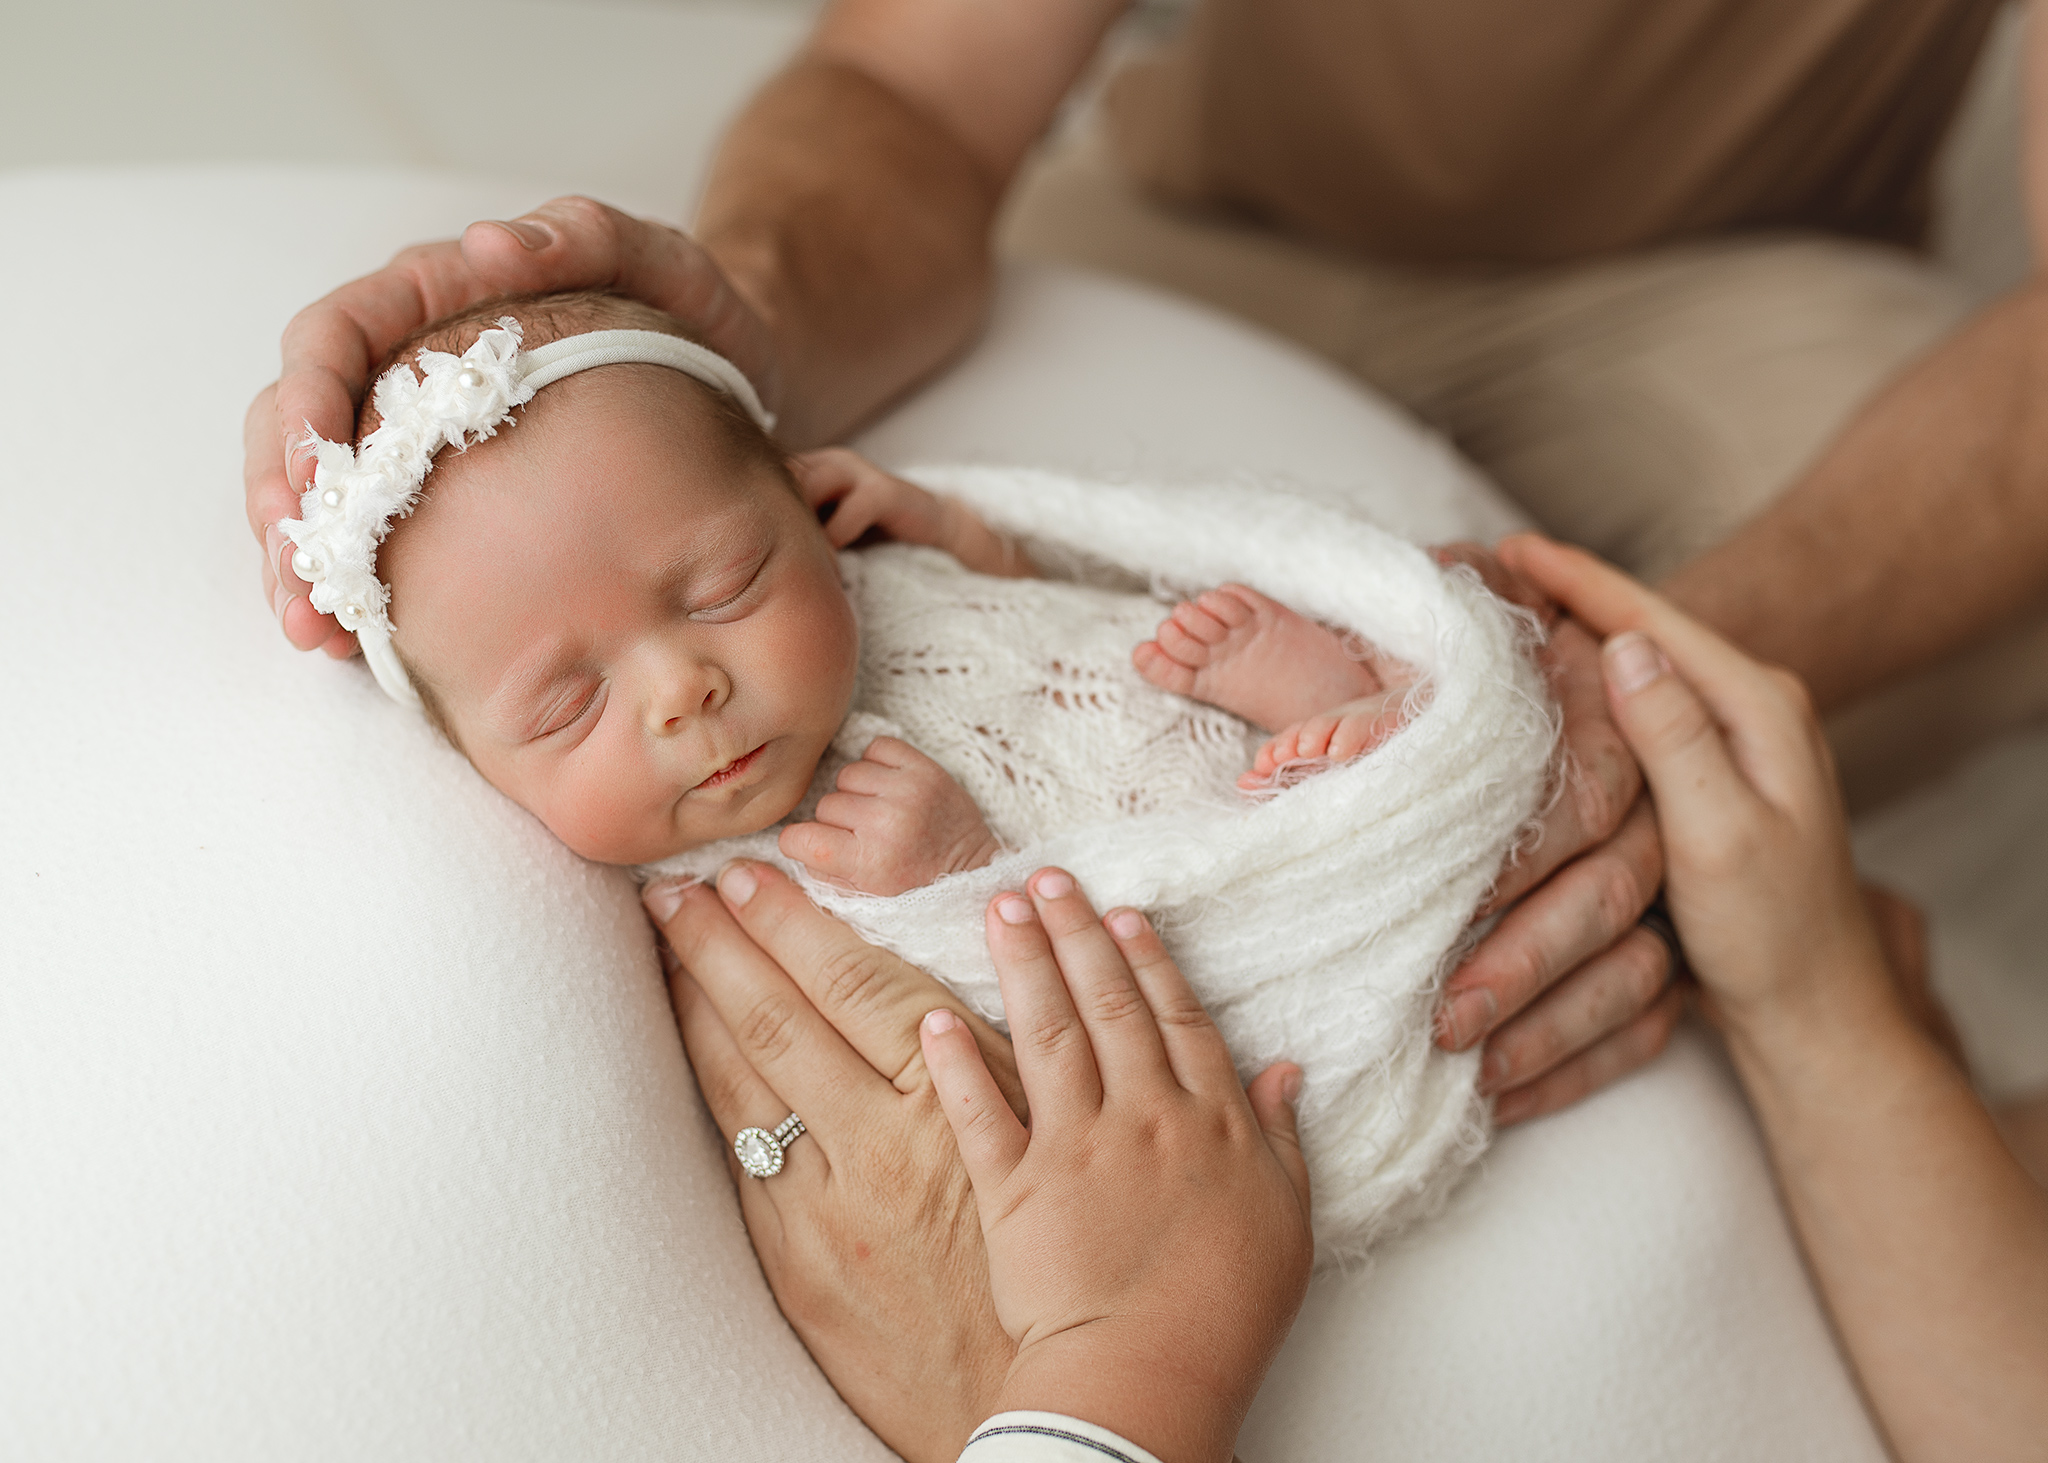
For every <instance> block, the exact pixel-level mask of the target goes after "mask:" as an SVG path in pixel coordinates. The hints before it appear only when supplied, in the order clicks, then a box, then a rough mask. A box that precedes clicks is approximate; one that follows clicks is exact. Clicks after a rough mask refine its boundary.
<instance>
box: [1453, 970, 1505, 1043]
mask: <svg viewBox="0 0 2048 1463" xmlns="http://www.w3.org/2000/svg"><path fill="white" fill-rule="evenodd" d="M1499 1009H1500V1003H1499V1002H1498V1001H1496V1000H1495V999H1494V996H1493V992H1492V991H1490V990H1488V989H1487V988H1486V987H1485V986H1480V987H1479V988H1478V989H1476V990H1469V991H1460V992H1458V994H1457V995H1455V996H1453V997H1451V999H1450V1000H1449V1001H1447V1002H1445V1003H1444V1006H1443V1008H1442V1010H1440V1011H1439V1012H1438V1013H1437V1025H1438V1029H1439V1030H1440V1031H1441V1032H1442V1033H1443V1036H1444V1040H1445V1044H1446V1045H1448V1046H1449V1047H1450V1049H1451V1050H1452V1051H1454V1052H1460V1051H1463V1050H1464V1049H1465V1048H1466V1047H1468V1046H1470V1045H1471V1044H1472V1043H1473V1042H1475V1041H1477V1040H1478V1039H1479V1037H1480V1036H1481V1034H1483V1033H1484V1032H1485V1030H1486V1028H1487V1027H1489V1026H1491V1025H1492V1024H1493V1017H1494V1013H1495V1012H1496V1011H1498V1010H1499Z"/></svg>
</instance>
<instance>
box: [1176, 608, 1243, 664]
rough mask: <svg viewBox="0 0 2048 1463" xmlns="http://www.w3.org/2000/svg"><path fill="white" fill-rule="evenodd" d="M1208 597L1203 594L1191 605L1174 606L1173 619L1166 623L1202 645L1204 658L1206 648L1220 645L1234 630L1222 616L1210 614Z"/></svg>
mask: <svg viewBox="0 0 2048 1463" xmlns="http://www.w3.org/2000/svg"><path fill="white" fill-rule="evenodd" d="M1210 597H1211V596H1210V595H1207V594H1205V595H1203V596H1202V597H1201V599H1199V600H1196V601H1195V602H1193V603H1191V604H1187V603H1184V604H1177V605H1175V606H1174V607H1173V617H1172V619H1171V620H1170V621H1169V622H1168V623H1170V624H1173V625H1175V626H1178V627H1179V628H1180V630H1181V631H1182V632H1183V633H1184V634H1186V635H1187V637H1188V638H1189V639H1190V640H1193V641H1195V642H1197V643H1198V644H1200V645H1202V646H1203V647H1204V648H1205V658H1206V647H1208V646H1212V645H1221V644H1222V643H1223V642H1224V641H1225V640H1227V639H1229V638H1230V632H1231V630H1232V629H1234V628H1235V627H1234V626H1233V625H1232V624H1231V623H1230V622H1229V621H1228V620H1225V619H1224V618H1223V617H1222V616H1220V615H1216V614H1212V613H1211V612H1210V610H1209V608H1208V601H1209V599H1210ZM1159 628H1160V629H1161V630H1164V629H1165V628H1166V626H1165V625H1161V626H1160V627H1159Z"/></svg>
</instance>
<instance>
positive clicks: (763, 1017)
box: [647, 884, 886, 1147]
mask: <svg viewBox="0 0 2048 1463" xmlns="http://www.w3.org/2000/svg"><path fill="white" fill-rule="evenodd" d="M676 893H680V896H681V897H680V898H679V899H678V900H677V901H676V903H675V904H674V906H673V907H672V908H668V909H664V908H662V907H661V906H662V905H663V904H664V903H665V902H666V898H667V896H669V895H672V894H676ZM647 899H648V907H649V911H650V912H651V913H653V914H654V915H655V917H656V918H657V919H658V920H660V921H661V924H662V931H663V933H664V934H665V935H666V936H667V937H668V943H669V948H670V949H672V950H673V951H675V954H676V958H677V960H679V961H680V962H681V963H682V967H683V969H684V970H686V971H688V972H689V973H690V975H691V976H692V977H694V978H695V980H696V982H697V985H698V988H699V989H700V990H702V991H703V993H704V995H705V996H706V997H707V998H708V1000H709V1002H710V1004H711V1005H712V1007H713V1008H715V1009H716V1010H717V1012H718V1015H719V1018H720V1019H721V1020H722V1021H723V1022H724V1023H725V1028H726V1030H727V1031H729V1032H731V1033H732V1036H733V1040H734V1042H735V1043H736V1044H737V1046H738V1048H739V1052H740V1055H741V1056H743V1057H744V1058H745V1059H746V1061H747V1063H748V1065H750V1066H751V1067H752V1068H753V1069H754V1070H755V1071H756V1072H758V1073H759V1074H760V1075H761V1077H762V1078H763V1080H765V1081H766V1082H767V1083H768V1085H769V1086H770V1087H772V1088H773V1089H774V1090H775V1091H776V1092H778V1093H780V1094H781V1095H782V1097H783V1098H784V1099H785V1100H786V1101H788V1102H789V1104H790V1105H791V1106H792V1107H794V1108H795V1109H796V1111H797V1112H799V1113H802V1114H805V1121H806V1122H809V1121H811V1120H813V1119H814V1118H817V1117H818V1116H819V1115H821V1114H823V1115H826V1116H827V1117H836V1118H839V1119H843V1120H844V1121H846V1122H849V1123H851V1122H855V1121H857V1120H858V1115H859V1113H860V1111H861V1104H863V1103H864V1102H869V1101H872V1100H873V1099H874V1098H876V1097H877V1096H878V1095H879V1094H880V1093H881V1092H883V1091H885V1090H886V1089H885V1087H884V1084H883V1082H882V1080H881V1078H879V1077H878V1076H876V1074H875V1071H874V1069H873V1068H872V1067H870V1066H869V1065H868V1064H867V1063H866V1062H864V1061H862V1060H861V1058H860V1056H859V1054H858V1053H856V1052H855V1051H854V1050H853V1048H851V1047H849V1046H848V1045H847V1044H846V1042H845V1041H844V1039H842V1038H841V1037H840V1035H839V1033H838V1032H837V1031H834V1030H833V1029H832V1027H831V1025H830V1024H829V1023H828V1022H827V1021H826V1020H825V1018H824V1017H822V1016H820V1015H819V1014H818V1012H817V1009H816V1008H815V1007H814V1006H812V1005H811V1003H810V1002H809V1001H808V1000H806V999H805V997H804V993H803V992H802V991H801V990H799V989H797V987H796V984H795V982H793V981H792V980H790V978H789V976H788V975H787V974H786V973H785V972H784V971H783V969H782V967H781V966H779V965H777V964H776V963H775V962H774V961H773V960H772V959H770V958H769V956H768V955H766V954H765V953H763V951H762V950H761V948H760V947H759V946H758V945H756V944H755V943H754V942H753V941H752V940H751V939H749V938H748V937H747V933H746V931H744V930H742V929H741V928H740V927H739V926H738V925H737V924H736V923H734V921H733V917H732V915H731V913H730V912H728V911H727V909H726V907H725V905H724V904H723V903H722V902H720V900H719V898H718V896H717V895H716V894H714V893H712V891H711V890H710V889H709V888H708V887H706V886H704V885H702V884H695V885H691V886H689V887H687V888H684V889H682V890H680V891H677V890H676V889H675V887H674V886H673V885H669V886H662V885H651V886H649V890H648V896H647ZM664 916H666V917H664ZM819 1142H820V1143H821V1144H823V1145H824V1146H826V1147H830V1145H831V1138H830V1137H829V1136H828V1135H827V1132H826V1131H825V1130H820V1131H819Z"/></svg>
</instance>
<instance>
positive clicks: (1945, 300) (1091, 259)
mask: <svg viewBox="0 0 2048 1463" xmlns="http://www.w3.org/2000/svg"><path fill="white" fill-rule="evenodd" d="M1002 240H1003V246H1004V248H1005V249H1006V251H1007V252H1009V253H1012V254H1015V255H1020V256H1024V257H1031V258H1039V259H1047V260H1058V261H1063V262H1067V263H1073V264H1079V265H1084V266H1087V267H1091V268H1095V269H1100V270H1105V271H1109V272H1112V273H1117V274H1124V275H1129V276H1132V277H1135V278H1138V279H1142V280H1145V281H1148V282H1150V283H1152V284H1155V285H1159V286H1162V287H1165V288H1168V289H1172V290H1177V291H1179V292H1181V293H1184V294H1187V295H1191V296H1193V297H1195V298H1196V299H1199V300H1203V301H1205V302H1207V303H1209V304H1211V305H1214V306H1217V307H1219V308H1221V309H1224V310H1227V311H1230V312H1231V313H1233V314H1236V315H1239V316H1242V317H1244V318H1245V319H1248V320H1250V321H1253V322H1255V323H1257V324H1259V325H1262V326H1264V327H1266V328H1267V329H1269V330H1272V331H1274V332H1276V333H1278V334H1280V335H1283V336H1286V337H1288V338H1290V339H1292V340H1294V341H1297V342H1299V343H1300V344H1301V345H1303V346H1306V347H1307V348H1309V349H1310V350H1313V351H1315V352H1316V353H1318V354H1320V355H1322V356H1325V357H1327V358H1328V359H1329V360H1331V361H1333V362H1334V363H1336V364H1337V365H1339V366H1341V367H1343V368H1344V369H1345V370H1347V371H1349V372H1351V373H1352V374H1353V375H1355V376H1357V377H1358V378H1359V379H1360V380H1362V381H1364V382H1365V383H1366V384H1368V385H1370V386H1372V387H1373V388H1375V389H1376V390H1378V391H1379V392H1381V393H1382V394H1384V395H1386V396H1388V397H1390V398H1392V399H1393V400H1394V401H1396V402H1399V403H1400V404H1401V405H1402V406H1403V407H1405V408H1406V409H1407V410H1409V411H1410V412H1413V413H1414V414H1415V415H1416V416H1417V417H1419V418H1420V419H1421V420H1422V421H1424V422H1426V423H1428V424H1429V425H1430V426H1432V427H1434V428H1435V429H1436V430H1438V431H1440V432H1442V433H1443V434H1444V435H1445V436H1447V437H1449V438H1450V439H1451V440H1452V441H1453V442H1455V443H1456V444H1457V445H1458V447H1459V448H1460V449H1461V450H1462V451H1463V452H1464V453H1465V454H1466V455H1467V456H1468V457H1470V458H1471V459H1472V460H1473V461H1475V462H1476V463H1478V464H1479V466H1480V467H1482V468H1483V469H1485V470H1486V472H1487V473H1488V474H1489V475H1491V477H1492V478H1493V480H1494V481H1495V482H1497V483H1498V484H1499V485H1500V486H1501V487H1502V488H1503V489H1504V490H1505V491H1506V492H1507V493H1508V495H1509V496H1510V497H1512V498H1514V499H1515V500H1516V501H1517V502H1518V503H1520V504H1521V505H1522V507H1523V508H1524V509H1525V510H1526V511H1527V512H1528V513H1529V514H1530V516H1531V517H1533V518H1534V519H1535V520H1536V521H1537V522H1538V523H1539V524H1541V525H1542V526H1543V527H1544V528H1545V529H1546V530H1547V531H1549V532H1550V533H1552V534H1555V535H1557V536H1559V537H1561V538H1565V539H1569V540H1571V541H1573V542H1576V543H1580V544H1584V545H1586V546H1587V547H1589V548H1592V549H1595V550H1597V551H1598V552H1600V553H1601V554H1603V555H1605V556H1607V557H1608V558H1610V559H1612V560H1614V561H1615V562H1617V563H1619V564H1622V565H1624V566H1625V567H1627V568H1629V569H1630V570H1632V571H1633V572H1635V573H1637V574H1639V575H1641V576H1643V577H1645V578H1648V579H1651V580H1655V579H1658V578H1660V577H1662V576H1663V575H1665V574H1668V573H1669V572H1671V571H1672V570H1673V569H1675V568H1677V567H1678V566H1679V565H1681V564H1683V563H1684V562H1685V561H1686V560H1687V559H1689V558H1691V557H1692V556H1693V555H1695V554H1697V553H1699V552H1700V551H1701V550H1703V549H1705V548H1707V547H1709V546H1711V545H1713V544H1714V543H1716V542H1718V541H1719V540H1721V539H1722V538H1724V537H1726V536H1727V535H1728V533H1729V532H1730V531H1731V530H1733V529H1734V528H1735V527H1736V526H1737V525H1739V524H1741V523H1742V522H1743V521H1744V520H1745V519H1747V518H1749V517H1750V516H1751V515H1752V514H1754V513H1756V512H1757V511H1758V510H1759V509H1760V508H1762V507H1763V506H1764V505H1766V504H1768V503H1769V502H1770V501H1771V500H1772V499H1773V498H1775V497H1776V496H1777V495H1778V494H1779V493H1782V492H1783V491H1785V489H1786V488H1788V487H1789V486H1791V484H1792V483H1793V482H1794V481H1795V480H1796V479H1797V478H1798V476H1799V475H1800V473H1801V472H1802V470H1804V469H1805V468H1806V467H1807V465H1808V464H1809V463H1811V462H1812V461H1813V460H1814V458H1815V457H1816V456H1817V455H1818V454H1819V453H1820V452H1821V451H1822V449H1823V448H1824V447H1825V446H1826V445H1827V443H1828V442H1829V441H1830V440H1831V439H1832V438H1833V437H1834V436H1835V434H1836V433H1837V432H1838V431H1839V430H1840V429H1841V428H1842V426H1843V425H1844V424H1845V423H1846V421H1847V420H1848V418H1849V417H1850V415H1851V414H1852V413H1854V412H1855V410H1856V409H1857V408H1858V407H1859V406H1860V405H1861V404H1862V403H1863V402H1864V401H1865V400H1866V399H1867V398H1868V397H1869V396H1870V395H1871V394H1872V392H1873V391H1874V390H1875V389H1876V388H1877V387H1878V386H1880V385H1881V384H1882V383H1883V382H1884V381H1885V380H1886V379H1887V378H1889V377H1890V376H1892V375H1893V374H1894V373H1895V372H1897V371H1898V370H1899V369H1900V368H1901V367H1902V366H1904V365H1905V364H1906V363H1908V362H1909V361H1910V360H1912V359H1913V358H1914V357H1915V356H1917V355H1918V354H1919V353H1921V352H1922V351H1924V350H1925V349H1926V348H1927V347H1928V346H1930V345H1932V344H1933V343H1934V342H1935V341H1936V340H1938V339H1940V338H1941V337H1942V336H1943V335H1945V334H1946V333H1948V332H1949V331H1950V330H1952V329H1953V328H1954V327H1955V326H1956V324H1957V323H1958V322H1959V321H1960V320H1961V319H1962V318H1963V316H1964V315H1965V313H1966V312H1967V310H1968V302H1967V300H1966V299H1965V297H1964V296H1963V294H1962V293H1961V291H1960V290H1958V289H1957V288H1956V287H1955V286H1954V285H1952V284H1951V283H1949V282H1948V281H1947V280H1946V279H1945V278H1944V277H1943V276H1942V275H1941V274H1940V273H1939V272H1937V271H1936V270H1935V269H1934V268H1932V267H1931V266H1929V265H1928V264H1927V263H1925V262H1924V261H1923V260H1921V259H1919V258H1918V257H1917V256H1914V255H1911V254H1908V253H1906V252H1904V251H1901V250H1898V249H1892V248H1885V247H1881V246H1878V245H1873V244H1866V243H1860V242H1855V241H1851V240H1846V239H1840V238H1831V237H1821V236H1814V235H1804V234H1778V235H1757V236H1743V237H1735V238H1726V239H1719V240H1713V241H1708V242H1700V243H1689V244H1680V245H1672V246H1667V247H1664V248H1659V249H1654V250H1648V251H1644V252H1642V253H1640V254H1634V255H1628V256H1623V257H1618V258H1612V259H1604V260H1599V261H1595V262H1590V263H1583V264H1573V265H1567V266H1561V267H1553V268H1543V269H1511V270H1510V269H1492V268H1488V269H1468V270H1460V271H1456V272H1448V273H1445V272H1423V271H1417V270H1412V269H1404V268H1400V267H1394V266H1388V265H1382V264H1377V263H1373V262H1370V261H1368V260H1365V259H1361V258H1359V257H1356V256H1353V255H1349V254H1345V253H1341V252H1337V251H1334V250H1330V249H1324V248H1319V247H1317V246H1315V245H1312V244H1307V243H1304V242H1301V241H1299V240H1294V239H1290V238H1287V237H1284V236H1282V235H1279V234H1276V233H1272V232H1269V231H1265V230H1262V229H1259V228H1256V227H1253V226H1248V225H1245V224H1241V223H1237V222H1233V221H1227V220H1220V219H1216V218H1211V217H1204V216H1194V215H1189V214H1186V213H1183V212H1178V211H1173V210H1169V209H1166V208H1163V207H1160V206H1159V205H1156V204H1154V203H1152V202H1151V201H1149V200H1148V199H1146V198H1145V197H1143V196H1142V195H1140V194H1139V193H1138V192H1136V191H1135V190H1134V189H1132V188H1131V187H1129V186H1128V185H1127V184H1126V183H1125V182H1124V180H1123V179H1122V177H1121V176H1120V175H1119V173H1118V172H1117V170H1116V167H1115V165H1114V163H1113V162H1112V161H1111V160H1110V159H1109V158H1108V157H1107V155H1106V151H1105V149H1104V148H1103V147H1102V146H1101V144H1100V143H1099V142H1098V141H1097V140H1096V139H1095V138H1094V137H1093V136H1092V135H1090V134H1086V133H1084V134H1082V135H1081V136H1079V137H1077V138H1075V139H1073V140H1070V141H1068V142H1066V143H1064V144H1062V145H1061V146H1059V147H1057V148H1055V149H1054V150H1052V151H1051V152H1049V153H1048V154H1047V155H1046V156H1044V157H1043V158H1042V159H1040V160H1039V161H1038V162H1036V163H1035V164H1034V165H1033V167H1032V168H1031V169H1030V170H1029V172H1028V173H1027V175H1026V177H1025V178H1024V179H1023V180H1022V182H1021V184H1020V186H1019V188H1018V190H1017V192H1016V194H1015V196H1014V197H1013V200H1012V202H1011V205H1010V208H1009V210H1008V212H1007V214H1006V216H1005V219H1004V222H1003V226H1002ZM2042 716H2048V622H2043V623H2041V624H2039V625H2035V626H2031V627H2029V629H2028V630H2026V631H2023V632H2021V633H2020V634H2018V635H2016V636H2012V637H2008V638H2007V640H2006V641H2005V642H2001V644H2000V645H1997V646H1992V647H1987V648H1986V649H1985V650H1983V651H1980V652H1978V653H1976V654H1974V655H1973V656H1971V657H1968V658H1966V659H1963V660H1958V661H1957V662H1956V663H1954V664H1952V665H1950V666H1947V667H1944V668H1942V669H1941V670H1940V671H1938V672H1937V673H1935V674H1934V675H1931V676H1926V677H1921V678H1919V679H1918V680H1917V681H1916V682H1915V683H1913V684H1911V685H1906V686H1901V687H1898V688H1896V689H1895V690H1893V691H1889V692H1887V693H1885V694H1884V695H1882V696H1879V697H1873V698H1871V700H1870V701H1869V702H1867V703H1865V704H1864V705H1863V706H1860V707H1857V708H1852V710H1851V711H1850V712H1849V713H1848V714H1846V715H1844V716H1842V717H1838V718H1837V719H1836V723H1835V724H1834V725H1833V727H1832V728H1831V730H1832V732H1833V733H1834V736H1835V741H1836V748H1837V752H1838V753H1839V754H1840V756H1841V759H1842V764H1843V773H1844V781H1845V782H1846V784H1847V785H1848V787H1849V790H1850V794H1851V801H1852V804H1853V805H1860V806H1870V805H1873V804H1875V803H1877V802H1880V801H1883V800H1884V799H1886V798H1888V797H1889V796H1891V795H1893V794H1895V793H1897V792H1900V791H1903V790H1905V789H1906V788H1908V787H1911V786H1914V785H1916V784H1917V783H1919V782H1922V781H1924V780H1926V779H1927V778H1928V777H1930V776H1932V775H1934V774H1936V773H1938V772H1940V771H1942V770H1944V769H1945V768H1946V767H1947V766H1948V765H1949V764H1950V763H1951V762H1952V761H1953V760H1954V759H1955V758H1956V757H1957V756H1959V755H1960V754H1961V753H1962V752H1963V751H1966V750H1968V749H1969V748H1970V747H1972V746H1974V745H1976V744H1978V743H1979V742H1981V741H1983V740H1985V739H1987V738H1988V737H1990V736H1993V735H1996V734H1998V733H1999V732H2002V731H2005V730H2009V729H2011V728H2012V727H2013V726H2015V725H2019V724H2021V723H2023V722H2026V721H2028V720H2030V719H2032V718H2036V717H2042Z"/></svg>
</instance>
